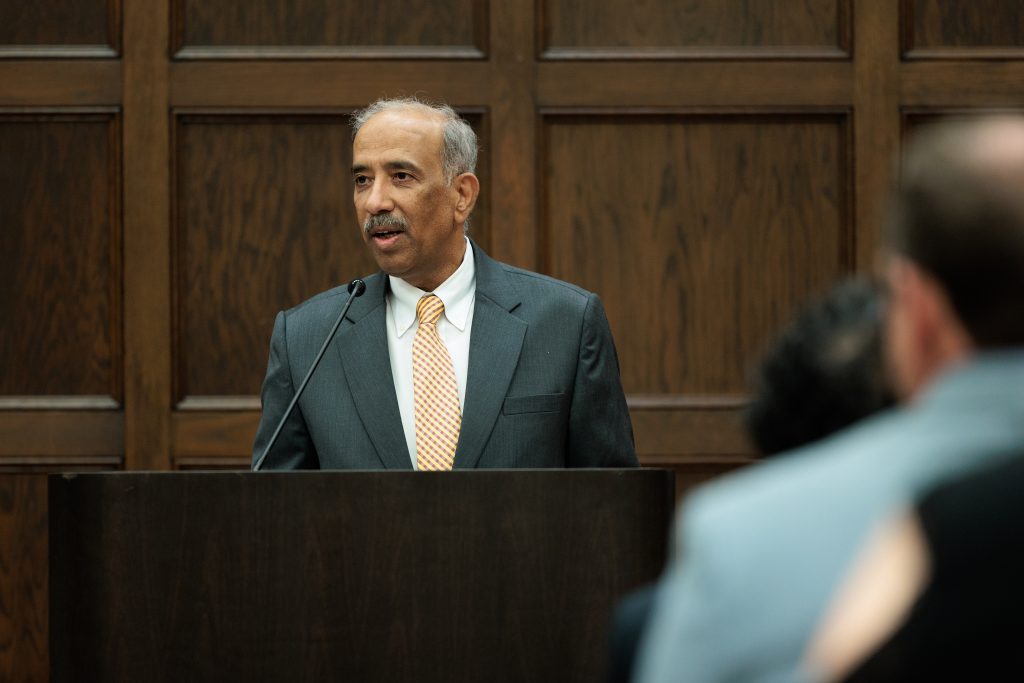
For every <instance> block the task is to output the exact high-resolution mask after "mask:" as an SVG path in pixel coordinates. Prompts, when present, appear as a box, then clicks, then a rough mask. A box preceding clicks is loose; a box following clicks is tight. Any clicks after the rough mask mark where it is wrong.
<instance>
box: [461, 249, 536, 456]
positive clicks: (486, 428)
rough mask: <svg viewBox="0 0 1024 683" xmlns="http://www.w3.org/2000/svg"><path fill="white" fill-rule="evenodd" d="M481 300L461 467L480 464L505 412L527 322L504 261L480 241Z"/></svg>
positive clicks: (471, 357)
mask: <svg viewBox="0 0 1024 683" xmlns="http://www.w3.org/2000/svg"><path fill="white" fill-rule="evenodd" d="M470 244H471V245H472V247H473V256H474V260H475V264H476V303H475V304H474V308H473V331H472V334H471V336H470V341H469V368H468V373H467V380H466V409H465V414H464V415H463V416H462V429H461V431H460V433H459V445H458V449H457V450H456V452H455V467H456V468H458V469H470V468H474V467H476V466H477V464H478V463H479V462H480V456H481V455H482V454H483V449H484V446H485V445H486V444H487V439H488V437H490V434H491V431H492V430H493V428H494V423H495V421H496V420H497V419H498V414H499V413H500V412H501V407H502V404H503V403H504V401H505V396H506V395H507V393H508V387H509V384H510V383H511V382H512V375H513V374H514V373H515V370H516V365H517V364H518V363H519V353H520V351H521V350H522V348H523V339H524V337H525V336H526V327H527V325H526V323H525V322H523V321H522V320H521V319H519V318H517V317H516V316H514V315H512V314H511V311H512V310H513V309H515V308H516V307H517V306H518V305H519V298H518V296H517V293H516V291H515V289H514V287H513V286H512V283H511V282H510V281H509V279H508V277H507V276H506V275H505V271H504V270H502V268H501V266H500V265H499V264H498V263H496V262H494V261H492V260H491V259H490V258H489V257H488V256H487V255H486V254H485V253H483V252H482V251H481V250H480V248H479V247H477V246H476V244H475V243H473V242H470Z"/></svg>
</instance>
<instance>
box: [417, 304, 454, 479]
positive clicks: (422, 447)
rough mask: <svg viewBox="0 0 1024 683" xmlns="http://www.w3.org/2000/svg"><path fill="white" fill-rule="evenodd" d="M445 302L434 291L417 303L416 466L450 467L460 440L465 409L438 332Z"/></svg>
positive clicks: (440, 468) (450, 363)
mask: <svg viewBox="0 0 1024 683" xmlns="http://www.w3.org/2000/svg"><path fill="white" fill-rule="evenodd" d="M443 313H444V302H442V301H441V300H440V299H438V298H437V297H436V296H435V295H433V294H428V295H426V296H424V297H422V298H421V299H420V300H419V302H418V303H417V304H416V317H417V318H419V321H420V324H419V327H418V328H416V338H415V339H414V340H413V342H412V384H413V395H414V397H415V400H416V409H415V410H416V467H417V468H418V469H420V470H450V469H451V468H452V464H453V463H454V462H455V447H456V446H457V445H458V443H459V428H460V427H461V425H462V411H461V410H460V409H459V385H458V384H457V383H456V381H455V368H454V367H453V366H452V359H451V356H449V355H448V349H446V348H445V345H444V342H443V341H441V337H440V336H438V334H437V321H438V320H439V319H440V318H441V314H443Z"/></svg>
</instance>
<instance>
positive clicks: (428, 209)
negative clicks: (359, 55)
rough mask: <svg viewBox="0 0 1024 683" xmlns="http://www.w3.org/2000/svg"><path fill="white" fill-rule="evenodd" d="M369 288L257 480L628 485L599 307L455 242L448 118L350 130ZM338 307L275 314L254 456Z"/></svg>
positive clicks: (384, 108) (467, 159)
mask: <svg viewBox="0 0 1024 683" xmlns="http://www.w3.org/2000/svg"><path fill="white" fill-rule="evenodd" d="M353 123H354V125H353V128H354V133H355V135H354V138H353V167H352V175H353V184H354V200H355V209H356V217H357V220H358V223H359V225H360V226H362V231H363V239H364V241H365V242H366V244H367V245H368V247H369V249H370V251H371V252H372V254H373V256H374V258H375V260H376V261H377V264H378V265H379V266H380V268H381V271H382V272H379V273H376V274H374V275H372V276H370V277H368V278H366V292H365V293H364V294H363V295H362V296H361V297H359V298H357V299H355V300H354V302H353V304H352V307H351V308H350V309H349V312H348V314H347V316H346V319H345V320H344V321H343V323H342V326H341V327H340V328H339V330H338V333H337V336H336V338H335V339H334V341H333V343H332V345H331V348H329V349H328V350H327V353H326V355H325V356H324V359H323V361H322V362H321V364H320V366H319V368H318V369H317V371H316V374H315V375H314V376H313V378H312V379H311V380H310V382H309V384H308V386H307V387H306V390H305V392H304V394H303V395H302V397H301V398H300V399H299V402H298V405H297V406H296V409H295V411H294V413H293V414H292V415H291V417H290V418H289V419H288V421H287V422H286V424H285V426H284V428H283V430H282V432H281V435H280V437H279V439H278V441H277V442H276V443H275V445H274V446H273V448H272V449H271V451H270V452H269V454H268V456H267V459H266V462H265V465H264V467H267V468H276V469H300V468H301V469H316V468H321V469H381V468H385V469H399V470H400V469H405V470H408V469H413V468H414V469H421V470H422V469H440V470H446V469H452V468H459V469H465V468H512V467H632V466H636V465H637V460H636V455H635V452H634V449H633V435H632V427H631V425H630V419H629V413H628V411H627V408H626V401H625V397H624V395H623V391H622V386H621V384H620V380H619V366H618V360H617V358H616V354H615V347H614V344H613V342H612V337H611V331H610V329H609V326H608V321H607V318H606V317H605V313H604V309H603V307H602V305H601V301H600V300H599V299H598V297H597V296H596V295H594V294H592V293H590V292H586V291H584V290H582V289H580V288H579V287H575V286H573V285H570V284H567V283H565V282H560V281H558V280H554V279H552V278H548V277H545V276H542V275H538V274H536V273H531V272H527V271H524V270H520V269H518V268H513V267H511V266H507V265H504V264H501V263H497V262H495V261H493V260H492V259H490V258H489V257H488V256H487V254H485V253H484V252H483V250H481V249H480V247H479V246H477V245H476V244H475V243H474V242H472V241H471V240H470V239H468V237H467V236H466V234H465V233H466V229H467V226H468V219H469V215H470V213H471V212H472V210H473V206H474V204H475V203H476V199H477V195H478V193H479V191H480V183H479V180H478V179H477V177H476V175H474V169H475V165H476V157H477V143H476V135H475V134H474V133H473V130H472V129H471V128H470V127H469V125H468V124H467V123H466V122H465V121H463V120H462V119H461V118H459V117H458V115H457V114H456V113H455V112H454V111H453V110H452V109H451V108H450V107H447V106H443V105H441V106H434V105H428V104H425V103H422V102H419V101H417V100H413V99H401V100H382V101H379V102H376V103H374V104H372V105H370V106H369V107H368V108H367V109H364V110H362V111H360V112H357V113H356V114H355V115H354V116H353ZM346 297H347V292H346V290H345V288H343V287H339V288H337V289H333V290H330V291H327V292H324V293H322V294H320V295H318V296H315V297H313V298H312V299H309V300H308V301H306V302H304V303H302V304H299V305H298V306H296V307H295V308H293V309H291V310H288V311H284V312H281V313H279V314H278V316H277V320H276V322H275V324H274V332H273V335H272V338H271V345H270V359H269V362H268V365H267V375H266V379H265V380H264V383H263V392H262V399H263V415H262V419H261V421H260V426H259V430H258V432H257V435H256V442H255V445H254V449H253V458H254V461H255V459H256V458H258V457H259V455H260V454H261V453H262V452H263V450H264V449H265V447H266V444H267V443H268V442H269V439H270V436H271V434H272V432H273V430H274V428H275V426H276V425H277V423H278V422H279V420H280V419H281V417H282V416H283V414H284V411H285V408H286V406H287V405H288V403H289V401H290V400H291V398H292V396H293V395H294V392H295V387H297V386H298V384H299V382H301V380H302V377H303V376H304V374H305V372H306V370H307V369H308V368H309V366H310V364H311V363H312V361H313V358H314V357H315V355H316V352H317V350H318V349H319V347H320V345H321V344H322V342H323V340H324V339H325V338H326V336H327V334H328V332H329V329H330V327H331V324H332V323H333V321H334V319H335V318H336V316H337V315H338V314H339V312H340V309H341V307H342V304H343V302H344V301H345V299H346Z"/></svg>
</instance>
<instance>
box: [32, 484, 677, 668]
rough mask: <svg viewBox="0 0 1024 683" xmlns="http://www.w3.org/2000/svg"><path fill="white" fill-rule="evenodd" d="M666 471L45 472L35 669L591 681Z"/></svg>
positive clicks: (657, 554)
mask: <svg viewBox="0 0 1024 683" xmlns="http://www.w3.org/2000/svg"><path fill="white" fill-rule="evenodd" d="M673 476H674V475H673V473H672V472H671V471H668V470H651V469H646V470H506V471H494V470H491V471H456V472H449V473H414V472H280V473H269V472H268V473H264V472H260V473H249V472H239V473H215V472H208V473H207V472H202V473H114V474H79V475H53V476H51V477H50V481H49V508H50V653H51V654H50V661H51V680H52V681H54V682H55V683H59V682H61V681H87V680H88V681H146V682H147V683H155V682H160V681H167V682H171V681H173V682H175V683H179V682H185V683H199V682H200V681H218V682H219V681H275V682H276V681H360V682H363V681H365V682H373V681H388V682H390V681H409V682H410V683H412V682H415V683H429V682H432V681H437V682H441V681H444V682H446V683H448V682H453V681H466V682H470V681H472V682H482V681H488V682H490V681H560V682H564V681H587V682H588V683H592V682H593V681H600V680H601V679H602V676H603V674H604V670H605V665H606V659H607V652H608V620H609V616H610V614H611V610H612V608H613V606H614V604H615V602H616V601H617V599H618V598H619V597H621V596H622V595H623V594H625V593H626V592H627V591H629V590H630V589H632V588H634V587H636V586H638V585H640V584H642V583H645V582H647V581H649V580H651V579H653V578H655V577H656V576H657V574H658V573H659V572H660V570H661V568H662V566H663V562H664V560H665V549H666V543H667V539H668V529H669V523H670V519H671V513H672V506H673Z"/></svg>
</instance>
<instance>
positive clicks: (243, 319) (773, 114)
mask: <svg viewBox="0 0 1024 683" xmlns="http://www.w3.org/2000/svg"><path fill="white" fill-rule="evenodd" d="M1022 83H1024V13H1022V12H1020V6H1019V3H1018V2H1016V1H1015V0H902V1H900V2H895V1H894V0H771V1H769V0H696V1H692V2H686V3H679V2H675V1H674V0H647V1H645V2H635V0H601V2H582V1H581V0H509V1H508V2H504V1H502V2H498V1H496V0H431V1H430V2H427V1H418V0H416V1H409V2H404V3H394V2H382V3H377V4H375V5H362V4H356V3H337V2H328V1H327V0H301V1H297V0H246V1H245V2H242V1H240V0H226V1H224V2H217V3H208V2H200V1H198V0H164V1H163V2H150V1H144V0H39V1H37V2H31V3H25V2H20V1H16V0H0V316H2V319H3V325H2V327H0V358H2V365H0V470H3V471H6V472H21V471H47V470H51V471H52V470H68V469H82V468H89V469H182V468H211V467H216V468H236V467H247V465H248V461H249V449H250V445H251V440H252V436H253V433H254V431H255V427H256V423H257V420H258V410H259V403H258V391H259V385H260V381H261V378H262V375H263V372H264V369H265V363H266V352H267V347H268V341H269V334H270V329H271V323H272V320H273V316H274V314H275V313H276V311H277V310H278V309H280V308H282V307H286V306H290V305H292V304H294V303H297V302H298V301H300V300H302V299H303V298H305V297H307V296H309V295H311V294H313V293H314V292H317V291H319V290H321V289H324V288H326V287H328V286H331V285H332V284H335V283H338V282H342V281H345V280H348V279H350V278H351V277H354V276H357V275H363V274H366V273H368V272H370V271H371V270H372V269H373V264H372V261H371V260H370V258H369V257H368V255H367V253H366V252H365V251H364V250H363V247H362V246H361V242H360V240H359V238H358V234H357V229H356V226H355V223H354V216H353V209H352V207H351V187H350V182H351V181H350V178H349V174H348V172H347V170H346V169H347V168H348V165H349V155H350V153H351V152H350V142H349V130H348V128H347V123H346V116H347V114H348V113H349V112H350V111H352V110H353V109H354V108H356V107H359V106H362V105H365V104H366V103H368V102H369V101H371V100H373V99H375V98H377V97H380V96H382V95H400V94H420V95H424V96H427V97H431V98H440V99H443V100H445V101H447V102H449V103H451V104H453V105H454V106H456V107H457V108H458V109H460V110H461V111H463V112H464V113H465V114H466V115H467V116H468V117H469V118H470V120H471V122H472V123H473V125H474V126H475V127H476V129H477V130H478V132H479V134H480V137H481V142H482V145H483V155H482V157H481V167H480V175H481V177H482V179H483V186H484V190H483V196H482V201H481V204H480V206H479V209H478V211H477V213H476V215H475V216H474V219H473V234H474V236H475V237H476V238H477V239H478V240H479V241H480V242H481V243H482V244H483V246H484V247H485V248H487V249H488V250H489V251H490V252H491V254H492V255H494V256H495V257H497V258H499V259H502V260H505V261H509V262H511V263H514V264H517V265H520V266H524V267H527V268H532V269H536V270H540V271H542V272H546V273H550V274H552V275H555V276H557V277H561V278H565V279H568V280H571V281H574V282H577V283H579V284H581V285H583V286H585V287H587V288H589V289H592V290H595V291H597V292H598V293H599V294H601V296H602V297H603V299H604V300H605V302H606V304H607V308H608V312H609V317H610V319H611V323H612V327H613V331H614V334H615V337H616V340H617V344H618V349H619V356H620V360H621V364H622V372H623V381H624V383H625V386H626V389H627V392H628V394H629V402H630V407H631V411H632V416H633V421H634V427H635V431H636V440H637V446H638V449H639V452H640V457H641V460H642V462H644V463H645V464H648V465H664V466H671V467H675V468H676V469H677V471H678V472H679V476H680V483H681V488H685V487H688V486H691V485H693V484H695V483H697V482H699V481H702V480H703V479H706V478H707V477H709V476H712V475H714V474H716V473H719V472H722V471H724V470H727V469H730V468H733V467H736V466H739V465H742V464H743V463H745V462H747V461H748V460H749V457H750V450H749V447H748V446H747V444H746V443H745V441H744V438H743V435H742V433H741V430H740V428H739V426H738V422H737V419H736V417H737V412H738V410H739V408H740V407H741V406H742V404H743V401H744V397H745V391H746V381H745V380H746V377H747V373H748V370H749V368H750V366H751V364H752V363H753V362H754V361H755V360H756V356H757V353H758V350H759V349H760V348H761V346H762V345H763V344H764V342H765V340H766V338H767V337H768V336H769V335H770V334H771V333H772V332H773V331H774V330H775V329H777V328H778V327H779V325H780V324H781V323H783V322H784V321H786V320H787V319H788V318H789V316H790V315H791V313H792V312H793V310H794V309H795V307H797V306H798V305H800V303H801V302H803V301H804V300H805V299H806V297H807V296H809V295H810V294H812V293H814V292H817V291H819V290H821V289H822V288H824V287H825V286H826V285H827V284H828V283H830V282H831V281H832V280H834V279H835V278H836V277H838V276H840V275H841V274H843V273H846V272H849V271H853V270H858V269H865V268H869V267H870V266H871V264H872V259H873V255H874V253H875V249H876V247H877V244H878V220H877V217H878V213H879V209H880V207H881V206H882V204H883V201H884V198H885V193H886V189H887V188H888V186H889V184H890V181H891V179H892V176H893V172H892V171H893V155H894V153H895V152H896V151H897V149H898V147H899V145H900V142H901V139H902V136H903V135H904V132H905V131H906V130H907V129H908V128H909V127H910V125H911V124H912V123H914V122H916V121H919V120H923V119H926V118H929V117H932V116H936V115H940V114H943V113H947V112H954V111H955V112H958V113H970V112H972V111H978V110H991V109H1018V108H1020V107H1021V105H1022V104H1024V86H1022V85H1021V84H1022ZM11 481H12V482H15V481H16V480H11ZM17 481H20V480H17ZM11 487H13V488H11ZM41 495H42V489H41V488H40V487H34V488H33V486H30V485H26V484H24V483H11V484H10V486H8V487H7V488H4V489H3V490H2V491H0V522H2V526H0V532H2V538H0V590H2V591H3V595H0V679H4V680H17V681H21V680H43V679H45V675H46V674H45V651H46V648H45V632H46V624H45V618H44V615H45V609H44V607H41V605H43V606H45V582H44V581H41V580H39V577H32V576H31V571H32V570H33V569H32V568H33V567H34V566H35V565H34V563H35V562H36V559H22V557H21V556H20V555H19V553H21V552H22V551H23V549H24V548H25V547H26V544H28V546H30V547H31V552H32V553H33V555H32V557H33V558H36V556H37V555H38V553H39V552H40V551H39V548H38V545H37V546H32V544H31V542H30V540H26V539H30V536H31V534H33V533H37V532H38V531H39V529H41V528H44V527H45V525H44V524H42V522H41V521H40V520H41V519H45V506H42V505H40V501H39V496H41ZM33 497H35V498H33ZM12 520H16V521H17V522H18V523H17V524H15V523H14V521H12ZM19 525H20V526H19ZM17 529H23V530H24V529H27V530H29V531H28V532H24V531H18V530H17ZM25 533H29V535H30V536H26V535H25ZM19 572H20V573H19ZM26 572H28V573H26Z"/></svg>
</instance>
